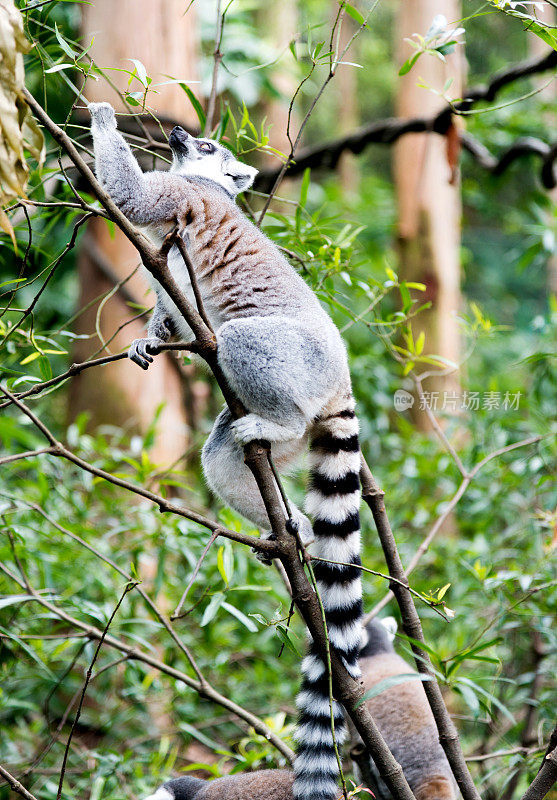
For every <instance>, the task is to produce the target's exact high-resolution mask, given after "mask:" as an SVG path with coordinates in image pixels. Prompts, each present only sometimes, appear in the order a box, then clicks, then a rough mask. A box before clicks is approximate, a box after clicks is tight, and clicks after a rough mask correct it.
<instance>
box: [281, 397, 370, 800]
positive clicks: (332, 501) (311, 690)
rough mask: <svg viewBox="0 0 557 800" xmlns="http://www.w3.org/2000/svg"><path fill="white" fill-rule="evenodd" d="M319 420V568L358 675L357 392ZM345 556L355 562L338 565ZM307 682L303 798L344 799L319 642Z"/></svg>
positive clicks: (314, 469) (314, 457)
mask: <svg viewBox="0 0 557 800" xmlns="http://www.w3.org/2000/svg"><path fill="white" fill-rule="evenodd" d="M335 405H336V408H334V407H333V408H332V409H328V411H329V414H328V415H327V416H324V417H323V418H321V419H319V420H318V421H317V422H316V423H315V426H314V429H313V431H312V438H311V442H310V460H311V485H310V490H309V492H308V495H307V500H306V511H307V512H308V514H309V515H310V516H311V517H313V520H314V523H313V531H314V537H315V543H314V544H313V545H312V547H311V552H312V555H314V556H317V557H319V558H323V559H328V560H329V561H328V562H324V561H317V560H313V562H312V564H313V570H314V573H315V578H316V581H317V587H318V590H319V593H320V595H321V600H322V603H323V607H324V609H325V617H326V620H327V628H328V631H329V641H330V644H331V646H332V647H334V648H335V649H336V651H337V653H339V655H340V656H341V657H342V658H343V660H344V663H345V664H346V667H347V669H348V671H349V672H350V674H351V675H352V676H353V677H354V678H357V677H359V676H360V670H359V667H358V653H359V649H360V645H361V636H362V587H361V570H360V569H359V568H358V567H359V566H361V561H360V517H359V506H360V479H359V472H360V447H359V443H358V420H357V419H356V415H355V413H354V401H353V399H352V398H351V397H348V398H344V400H343V401H342V400H340V399H339V400H338V401H337V402H336V403H335ZM330 562H342V564H345V565H347V566H343V565H341V564H338V563H330ZM302 674H303V682H302V688H301V691H300V694H299V695H298V699H297V706H298V709H299V714H300V716H299V720H298V728H297V730H296V739H297V742H298V753H297V758H296V761H295V764H294V773H295V781H294V798H295V800H334V798H337V797H338V794H339V788H338V778H339V773H338V764H337V759H336V756H335V751H334V746H333V734H332V731H331V708H330V703H329V683H328V676H327V670H326V667H325V665H324V664H323V662H322V660H321V658H320V657H319V655H318V654H317V650H316V648H315V646H314V645H313V643H311V644H310V648H309V652H308V654H307V656H306V657H305V658H304V661H303V663H302ZM333 716H334V726H335V738H336V741H337V744H338V745H339V746H340V745H341V744H342V742H343V741H344V739H345V737H346V723H345V721H344V713H343V709H342V706H341V705H340V703H338V702H337V701H336V700H335V701H333Z"/></svg>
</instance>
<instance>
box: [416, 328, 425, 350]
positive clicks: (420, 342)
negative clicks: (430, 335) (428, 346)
mask: <svg viewBox="0 0 557 800" xmlns="http://www.w3.org/2000/svg"><path fill="white" fill-rule="evenodd" d="M424 344H425V331H421V333H420V335H419V336H418V338H417V339H416V355H418V356H419V355H421V354H422V352H423V349H424Z"/></svg>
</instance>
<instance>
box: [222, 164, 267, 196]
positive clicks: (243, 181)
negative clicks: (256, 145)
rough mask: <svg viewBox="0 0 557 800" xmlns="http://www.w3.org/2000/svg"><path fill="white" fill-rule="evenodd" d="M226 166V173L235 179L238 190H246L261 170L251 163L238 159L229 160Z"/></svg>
mask: <svg viewBox="0 0 557 800" xmlns="http://www.w3.org/2000/svg"><path fill="white" fill-rule="evenodd" d="M224 168H225V170H226V172H225V175H229V176H230V177H231V178H232V180H233V181H234V186H235V187H236V191H237V192H245V191H246V189H249V187H250V186H251V185H252V183H253V182H254V180H255V176H256V175H257V173H258V172H259V170H258V169H255V167H250V165H249V164H242V162H241V161H236V159H233V160H230V161H227V162H226V164H225V166H224Z"/></svg>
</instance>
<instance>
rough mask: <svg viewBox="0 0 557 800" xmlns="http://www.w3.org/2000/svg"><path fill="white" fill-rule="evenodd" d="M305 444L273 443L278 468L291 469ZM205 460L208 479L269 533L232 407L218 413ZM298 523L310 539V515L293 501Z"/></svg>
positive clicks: (224, 497) (225, 498)
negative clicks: (239, 440) (306, 514)
mask: <svg viewBox="0 0 557 800" xmlns="http://www.w3.org/2000/svg"><path fill="white" fill-rule="evenodd" d="M304 447H305V438H304V437H302V438H300V439H297V440H295V441H291V442H286V443H277V444H273V446H272V453H273V460H274V462H275V464H276V466H277V469H279V470H284V469H287V468H288V467H289V466H290V465H291V464H292V462H293V461H294V460H295V459H296V457H297V456H298V455H299V453H300V451H301V450H303V449H304ZM201 463H202V465H203V472H204V474H205V478H206V480H207V483H208V484H209V486H210V488H211V489H212V491H213V492H214V493H215V494H216V495H218V497H220V498H221V500H222V501H223V502H224V503H226V505H228V506H230V507H231V508H233V509H234V510H235V511H237V512H238V513H239V514H241V515H242V516H243V517H245V518H246V519H248V520H250V522H253V523H254V525H257V527H258V528H260V529H261V531H262V532H263V535H267V536H268V535H269V534H268V533H265V532H266V531H267V532H268V530H269V517H268V516H267V512H266V510H265V506H264V504H263V500H262V499H261V494H260V492H259V489H258V488H257V484H256V482H255V479H254V477H253V475H252V473H251V471H250V470H249V469H248V467H247V466H246V465H245V463H244V451H243V449H242V447H241V445H240V444H238V442H237V441H236V437H235V435H234V431H233V419H232V415H231V414H230V411H229V410H228V408H225V409H224V410H223V411H221V413H220V414H219V416H218V417H217V419H216V421H215V424H214V426H213V430H212V431H211V433H210V435H209V438H208V439H207V441H206V442H205V445H204V447H203V451H202V453H201ZM289 506H290V510H291V514H292V518H293V520H294V523H297V525H298V530H299V532H300V535H301V537H302V539H304V540H305V541H308V540H309V539H311V538H312V535H313V531H312V528H311V523H310V521H309V520H308V518H307V517H306V516H305V515H304V514H303V513H302V512H301V511H300V510H299V509H298V508H297V507H296V506H295V505H294V503H292V502H290V501H289Z"/></svg>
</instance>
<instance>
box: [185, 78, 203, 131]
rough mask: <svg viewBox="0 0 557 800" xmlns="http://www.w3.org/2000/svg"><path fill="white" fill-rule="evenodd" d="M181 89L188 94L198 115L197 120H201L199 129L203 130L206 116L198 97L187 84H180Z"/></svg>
mask: <svg viewBox="0 0 557 800" xmlns="http://www.w3.org/2000/svg"><path fill="white" fill-rule="evenodd" d="M180 88H181V89H182V90H183V91H184V92H185V93H186V94H187V96H188V99H189V101H190V103H191V104H192V106H193V109H194V111H195V113H196V114H197V119H198V120H199V127H200V128H201V130H203V128H204V127H205V121H206V119H207V118H206V116H205V112H204V111H203V107H202V105H201V103H200V102H199V100H198V99H197V97H196V96H195V95H194V93H193V92H192V90H191V89H190V87H189V86H188V85H187V84H186V83H180Z"/></svg>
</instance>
